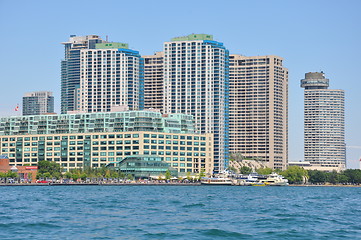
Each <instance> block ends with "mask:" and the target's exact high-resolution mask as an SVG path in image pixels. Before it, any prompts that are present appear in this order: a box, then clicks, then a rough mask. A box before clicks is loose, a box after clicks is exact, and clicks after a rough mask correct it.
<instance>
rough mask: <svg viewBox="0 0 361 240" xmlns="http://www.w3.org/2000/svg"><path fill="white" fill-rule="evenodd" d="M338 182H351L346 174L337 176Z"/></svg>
mask: <svg viewBox="0 0 361 240" xmlns="http://www.w3.org/2000/svg"><path fill="white" fill-rule="evenodd" d="M337 182H339V183H348V182H349V178H348V177H347V176H346V175H345V174H343V173H340V174H338V176H337Z"/></svg>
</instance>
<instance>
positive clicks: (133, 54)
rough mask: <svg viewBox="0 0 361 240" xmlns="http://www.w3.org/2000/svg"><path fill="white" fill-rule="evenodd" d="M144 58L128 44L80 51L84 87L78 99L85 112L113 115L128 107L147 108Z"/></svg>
mask: <svg viewBox="0 0 361 240" xmlns="http://www.w3.org/2000/svg"><path fill="white" fill-rule="evenodd" d="M143 71H144V70H143V59H142V58H141V57H140V55H139V52H138V51H134V50H131V49H129V48H128V44H125V43H117V42H112V43H108V42H107V43H97V44H95V48H94V49H82V50H80V88H79V96H78V99H77V100H76V102H77V106H78V110H80V111H82V112H109V111H111V110H112V109H113V108H114V107H119V106H121V105H123V106H124V105H126V106H128V107H129V109H130V110H139V109H143V107H144V105H143V104H144V99H143V97H144V91H143V84H144V79H143Z"/></svg>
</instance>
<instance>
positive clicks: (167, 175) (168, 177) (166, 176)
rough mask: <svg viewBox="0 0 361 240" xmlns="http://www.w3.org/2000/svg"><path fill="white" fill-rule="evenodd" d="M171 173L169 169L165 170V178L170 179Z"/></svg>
mask: <svg viewBox="0 0 361 240" xmlns="http://www.w3.org/2000/svg"><path fill="white" fill-rule="evenodd" d="M171 177H172V174H171V173H170V171H169V169H168V170H167V171H166V172H165V179H167V180H169V179H171Z"/></svg>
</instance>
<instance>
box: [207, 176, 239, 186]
mask: <svg viewBox="0 0 361 240" xmlns="http://www.w3.org/2000/svg"><path fill="white" fill-rule="evenodd" d="M201 184H204V185H232V184H233V182H232V179H230V178H202V179H201Z"/></svg>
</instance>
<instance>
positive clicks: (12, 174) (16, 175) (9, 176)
mask: <svg viewBox="0 0 361 240" xmlns="http://www.w3.org/2000/svg"><path fill="white" fill-rule="evenodd" d="M6 177H7V178H16V177H18V174H17V173H16V172H13V171H11V170H9V171H8V172H7V173H6Z"/></svg>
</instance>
